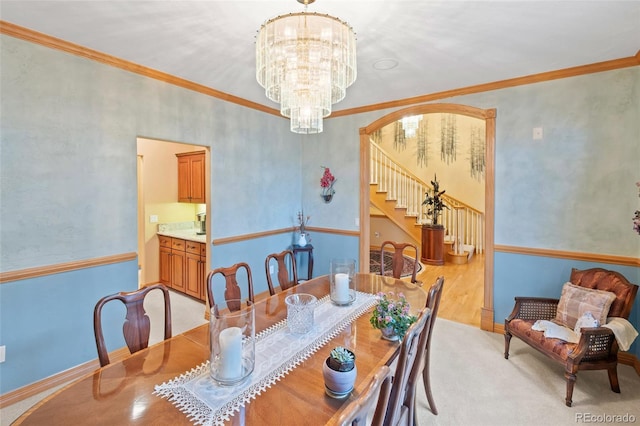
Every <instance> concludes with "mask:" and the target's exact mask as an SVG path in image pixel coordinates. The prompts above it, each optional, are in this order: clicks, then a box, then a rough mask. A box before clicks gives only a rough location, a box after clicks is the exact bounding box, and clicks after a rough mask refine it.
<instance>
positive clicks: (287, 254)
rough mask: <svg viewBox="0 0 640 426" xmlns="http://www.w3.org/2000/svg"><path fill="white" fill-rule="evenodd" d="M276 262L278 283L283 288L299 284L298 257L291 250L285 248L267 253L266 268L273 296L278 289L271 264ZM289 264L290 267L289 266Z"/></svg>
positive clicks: (270, 291)
mask: <svg viewBox="0 0 640 426" xmlns="http://www.w3.org/2000/svg"><path fill="white" fill-rule="evenodd" d="M274 261H275V263H276V265H277V267H278V270H277V276H278V284H279V285H280V289H281V290H286V289H288V288H291V287H293V286H294V285H297V284H298V269H297V267H296V257H295V256H294V255H293V252H292V251H291V250H284V251H281V252H280V253H271V254H269V255H267V258H266V259H265V261H264V269H265V272H266V274H267V285H268V286H269V294H271V296H273V295H274V294H276V290H275V288H274V286H273V282H272V279H271V271H270V269H269V268H270V266H271V265H272V264H273V263H274ZM287 265H289V267H287Z"/></svg>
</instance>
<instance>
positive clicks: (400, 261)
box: [380, 241, 418, 283]
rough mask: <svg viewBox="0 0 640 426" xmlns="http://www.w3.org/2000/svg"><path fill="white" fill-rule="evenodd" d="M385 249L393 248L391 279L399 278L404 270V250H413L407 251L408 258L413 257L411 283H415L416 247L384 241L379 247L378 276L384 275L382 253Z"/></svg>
mask: <svg viewBox="0 0 640 426" xmlns="http://www.w3.org/2000/svg"><path fill="white" fill-rule="evenodd" d="M385 247H389V248H391V247H393V258H392V261H391V274H392V276H393V278H400V275H402V270H403V269H404V257H405V254H404V253H405V250H406V249H407V248H410V249H413V250H407V255H406V256H408V257H413V272H412V273H411V282H412V283H417V282H418V280H417V279H416V274H417V273H418V247H417V246H416V245H415V244H412V243H399V242H395V241H385V242H383V243H382V246H380V275H385V270H384V252H385Z"/></svg>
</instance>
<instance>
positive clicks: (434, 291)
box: [409, 276, 444, 424]
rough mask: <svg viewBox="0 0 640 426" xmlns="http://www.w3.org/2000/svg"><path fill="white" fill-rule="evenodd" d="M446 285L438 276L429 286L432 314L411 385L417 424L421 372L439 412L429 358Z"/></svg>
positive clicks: (433, 409) (433, 406)
mask: <svg viewBox="0 0 640 426" xmlns="http://www.w3.org/2000/svg"><path fill="white" fill-rule="evenodd" d="M443 286H444V277H443V276H441V277H438V278H437V279H436V282H435V283H434V284H433V285H432V286H431V288H429V292H428V295H427V305H426V306H427V308H429V310H430V312H431V315H430V317H429V321H428V323H427V325H426V326H425V328H424V330H423V334H424V335H425V336H423V338H422V340H423V342H424V343H425V344H424V350H423V351H422V353H421V354H420V355H418V356H419V358H420V359H419V360H418V361H416V363H415V367H414V369H415V371H414V372H413V373H412V374H411V376H410V379H409V380H410V381H412V382H414V383H412V385H411V386H410V387H409V398H410V399H411V400H412V402H410V403H411V404H413V407H414V408H413V414H414V422H416V423H415V424H417V420H418V419H417V418H416V417H417V414H416V413H417V411H416V404H417V400H416V392H417V381H418V380H419V376H420V373H422V381H423V383H424V391H425V393H426V394H427V402H428V403H429V408H430V409H431V412H432V413H433V414H435V415H437V414H438V409H437V408H436V404H435V402H434V401H433V394H432V393H431V375H430V373H429V371H430V370H429V360H430V359H431V337H432V336H433V326H434V324H435V322H436V318H437V316H438V309H439V308H440V298H441V297H442V288H443Z"/></svg>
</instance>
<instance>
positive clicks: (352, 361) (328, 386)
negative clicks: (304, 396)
mask: <svg viewBox="0 0 640 426" xmlns="http://www.w3.org/2000/svg"><path fill="white" fill-rule="evenodd" d="M357 374H358V370H357V368H356V355H355V354H354V353H353V352H352V351H351V350H349V349H347V348H344V347H342V346H337V347H335V348H334V349H333V350H332V351H331V353H330V355H329V357H328V358H327V359H326V361H325V362H324V364H323V365H322V375H323V377H324V387H325V392H326V393H327V395H329V396H330V397H332V398H344V397H345V396H347V395H349V393H350V392H351V391H352V390H353V385H354V383H355V382H356V376H357Z"/></svg>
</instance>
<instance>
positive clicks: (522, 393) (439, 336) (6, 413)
mask: <svg viewBox="0 0 640 426" xmlns="http://www.w3.org/2000/svg"><path fill="white" fill-rule="evenodd" d="M158 302H159V301H158ZM171 302H172V308H173V309H172V316H173V318H172V320H173V321H172V322H173V328H174V334H179V333H181V332H183V331H185V330H188V329H190V328H192V327H194V326H196V325H198V324H202V323H204V322H205V320H204V319H203V314H204V304H202V303H199V302H196V301H195V300H193V299H191V298H188V297H186V296H182V295H180V294H178V293H172V294H171ZM153 305H155V303H153ZM158 305H159V303H158ZM146 308H147V310H148V311H149V313H150V315H151V317H152V318H154V317H156V316H155V315H154V309H160V308H159V307H158V308H156V307H152V306H146ZM152 328H153V326H152ZM158 328H159V330H152V334H154V335H155V337H152V339H153V340H154V341H158V340H159V339H161V338H162V330H161V327H158ZM431 344H432V348H431V349H432V355H431V374H432V379H431V380H432V383H431V386H432V391H433V396H434V399H435V403H436V405H437V407H438V411H439V414H438V415H437V416H434V415H433V414H432V413H431V411H429V409H428V408H427V400H426V396H425V395H424V387H423V386H422V383H421V382H420V384H419V389H418V424H419V425H461V426H483V425H487V426H498V425H505V426H515V425H531V426H539V425H576V424H581V423H588V422H586V421H581V420H580V418H579V416H582V418H583V419H584V418H586V416H589V415H591V416H615V415H620V416H624V415H628V416H634V418H635V424H640V377H638V375H637V374H636V373H635V371H634V370H633V369H632V368H631V367H629V366H626V365H620V366H619V367H618V376H619V379H620V388H621V390H622V393H620V394H616V393H613V392H611V390H610V388H609V381H608V379H607V373H606V372H604V371H581V372H580V373H578V381H577V383H576V386H575V390H574V393H573V407H566V406H565V405H564V395H565V381H564V377H563V369H562V367H561V366H559V365H556V364H554V363H552V362H550V361H549V360H548V359H547V358H546V357H544V356H543V355H541V354H539V353H538V352H537V351H535V350H534V349H531V348H529V347H528V346H526V345H525V344H523V343H522V342H521V341H520V340H518V339H516V338H513V339H512V341H511V356H510V357H509V360H505V359H504V357H503V351H504V338H503V337H502V335H499V334H495V333H488V332H484V331H481V330H479V329H477V328H475V327H471V326H468V325H464V324H459V323H455V322H452V321H448V320H445V319H442V318H438V320H437V321H436V325H435V329H434V336H433V341H432V343H431ZM52 391H53V390H51V391H49V392H45V393H42V394H40V395H36V396H34V397H32V398H30V399H28V400H25V401H22V402H20V403H18V404H14V405H12V406H9V407H7V408H3V409H2V410H0V424H1V425H3V426H4V425H9V424H10V423H11V422H12V421H13V420H14V419H15V418H17V417H18V416H19V415H20V414H21V413H22V412H23V411H25V410H26V409H27V408H29V407H30V406H31V405H33V404H35V403H36V402H37V401H38V400H39V399H40V398H43V397H44V396H45V395H47V394H49V393H51V392H52ZM611 420H614V419H611ZM88 422H90V421H89V419H88ZM591 423H595V422H594V421H593V420H592V421H591ZM621 423H623V422H620V421H619V422H617V423H616V422H615V421H608V422H607V421H601V422H597V424H612V425H613V424H618V425H619V424H621ZM628 423H629V422H628ZM631 423H632V424H633V422H631ZM293 424H294V423H292V425H293Z"/></svg>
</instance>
